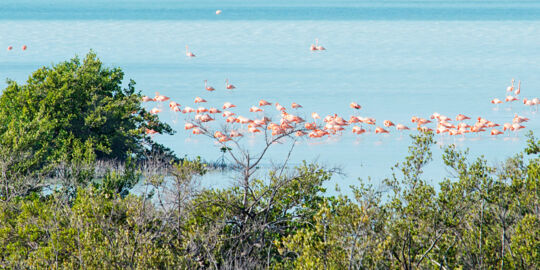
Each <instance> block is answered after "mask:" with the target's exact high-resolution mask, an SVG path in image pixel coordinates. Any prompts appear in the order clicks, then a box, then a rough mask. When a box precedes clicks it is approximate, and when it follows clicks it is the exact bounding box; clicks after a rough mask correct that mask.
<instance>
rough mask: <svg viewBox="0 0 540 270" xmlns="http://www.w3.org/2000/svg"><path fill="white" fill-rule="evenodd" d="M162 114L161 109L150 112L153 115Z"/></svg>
mask: <svg viewBox="0 0 540 270" xmlns="http://www.w3.org/2000/svg"><path fill="white" fill-rule="evenodd" d="M160 112H161V109H158V108H153V109H151V110H150V113H151V114H158V113H160Z"/></svg>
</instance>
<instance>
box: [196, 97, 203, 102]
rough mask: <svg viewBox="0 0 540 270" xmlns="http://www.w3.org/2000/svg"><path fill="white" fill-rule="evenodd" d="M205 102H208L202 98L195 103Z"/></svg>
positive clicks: (197, 98) (198, 98)
mask: <svg viewBox="0 0 540 270" xmlns="http://www.w3.org/2000/svg"><path fill="white" fill-rule="evenodd" d="M203 102H206V100H205V99H204V98H200V97H196V98H195V103H203Z"/></svg>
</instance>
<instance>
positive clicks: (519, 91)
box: [514, 81, 521, 96]
mask: <svg viewBox="0 0 540 270" xmlns="http://www.w3.org/2000/svg"><path fill="white" fill-rule="evenodd" d="M519 93H521V81H519V82H518V89H516V91H515V92H514V95H516V96H518V95H519Z"/></svg>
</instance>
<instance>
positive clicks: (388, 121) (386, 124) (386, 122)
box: [383, 120, 394, 128]
mask: <svg viewBox="0 0 540 270" xmlns="http://www.w3.org/2000/svg"><path fill="white" fill-rule="evenodd" d="M383 125H384V126H385V127H387V128H388V127H391V126H394V123H392V121H390V120H384V122H383Z"/></svg>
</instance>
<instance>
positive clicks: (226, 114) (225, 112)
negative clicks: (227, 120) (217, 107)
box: [222, 111, 235, 117]
mask: <svg viewBox="0 0 540 270" xmlns="http://www.w3.org/2000/svg"><path fill="white" fill-rule="evenodd" d="M222 115H223V117H229V116H233V115H235V113H233V112H229V111H223V114H222Z"/></svg>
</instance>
